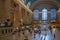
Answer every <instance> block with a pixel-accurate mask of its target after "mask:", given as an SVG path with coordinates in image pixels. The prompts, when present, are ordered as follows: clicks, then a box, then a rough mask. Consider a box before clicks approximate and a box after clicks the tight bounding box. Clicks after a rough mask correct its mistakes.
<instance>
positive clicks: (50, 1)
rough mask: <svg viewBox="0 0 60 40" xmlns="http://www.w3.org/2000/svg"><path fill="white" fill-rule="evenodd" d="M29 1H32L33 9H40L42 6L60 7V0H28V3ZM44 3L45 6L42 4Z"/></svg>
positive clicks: (31, 6)
mask: <svg viewBox="0 0 60 40" xmlns="http://www.w3.org/2000/svg"><path fill="white" fill-rule="evenodd" d="M28 2H31V5H30V9H31V10H33V9H34V8H37V7H38V9H39V7H40V8H42V7H46V6H47V8H48V7H50V8H56V9H59V7H60V6H59V5H60V0H26V5H27V3H28ZM42 5H43V6H42ZM44 5H45V6H44Z"/></svg>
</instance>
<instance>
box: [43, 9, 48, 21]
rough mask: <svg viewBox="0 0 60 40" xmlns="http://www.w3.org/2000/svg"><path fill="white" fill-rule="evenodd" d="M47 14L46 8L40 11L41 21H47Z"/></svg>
mask: <svg viewBox="0 0 60 40" xmlns="http://www.w3.org/2000/svg"><path fill="white" fill-rule="evenodd" d="M47 13H48V10H47V9H46V8H44V9H42V20H47V19H48V18H47V16H48V15H47Z"/></svg>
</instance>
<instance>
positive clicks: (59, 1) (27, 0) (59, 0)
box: [26, 0, 60, 4]
mask: <svg viewBox="0 0 60 40" xmlns="http://www.w3.org/2000/svg"><path fill="white" fill-rule="evenodd" d="M35 1H37V0H26V4H27V3H28V2H31V4H32V3H34V2H35ZM54 1H56V2H58V3H60V0H54Z"/></svg>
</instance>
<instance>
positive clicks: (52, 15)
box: [50, 9, 56, 20]
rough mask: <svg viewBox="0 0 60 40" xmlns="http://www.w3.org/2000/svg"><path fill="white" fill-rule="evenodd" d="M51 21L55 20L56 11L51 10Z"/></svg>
mask: <svg viewBox="0 0 60 40" xmlns="http://www.w3.org/2000/svg"><path fill="white" fill-rule="evenodd" d="M50 17H51V20H55V19H56V9H51V16H50Z"/></svg>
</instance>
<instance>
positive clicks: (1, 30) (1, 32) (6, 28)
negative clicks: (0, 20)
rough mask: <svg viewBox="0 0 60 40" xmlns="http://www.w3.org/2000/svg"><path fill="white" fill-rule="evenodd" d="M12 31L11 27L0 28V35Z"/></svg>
mask: <svg viewBox="0 0 60 40" xmlns="http://www.w3.org/2000/svg"><path fill="white" fill-rule="evenodd" d="M12 33H13V27H4V28H0V37H1V36H6V35H9V34H12Z"/></svg>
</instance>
